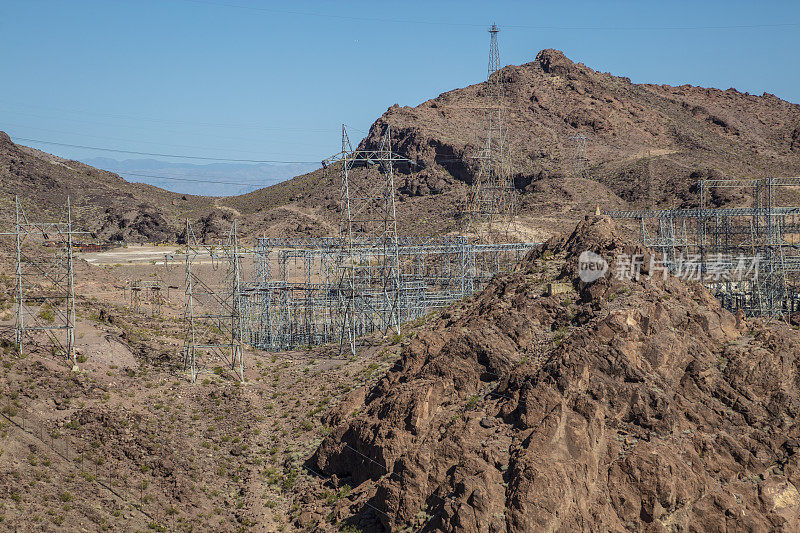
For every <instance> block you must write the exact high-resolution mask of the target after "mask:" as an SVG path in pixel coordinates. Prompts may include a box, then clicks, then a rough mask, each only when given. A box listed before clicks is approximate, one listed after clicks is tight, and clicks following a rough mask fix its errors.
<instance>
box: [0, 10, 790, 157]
mask: <svg viewBox="0 0 800 533" xmlns="http://www.w3.org/2000/svg"><path fill="white" fill-rule="evenodd" d="M492 22H496V23H497V24H498V25H499V26H500V27H501V30H502V31H501V33H500V46H501V62H502V63H503V64H520V63H525V62H528V61H532V60H533V59H534V57H535V56H536V53H537V52H538V51H539V50H541V49H543V48H558V49H561V50H563V51H564V52H565V53H566V54H567V56H568V57H570V58H572V59H573V60H575V61H580V62H583V63H585V64H587V65H588V66H590V67H592V68H595V69H597V70H601V71H609V72H612V73H614V74H617V75H623V76H628V77H630V78H631V79H632V80H633V81H634V82H654V83H669V84H682V83H691V84H693V85H704V86H713V87H719V88H722V89H726V88H728V87H735V88H737V89H739V90H742V91H749V92H751V93H755V94H761V93H762V92H765V91H766V92H771V93H774V94H776V95H777V96H779V97H781V98H784V99H786V100H789V101H791V102H795V103H800V69H798V63H799V62H800V60H798V57H797V42H798V35H800V2H760V3H756V2H752V1H751V2H740V1H725V2H723V1H719V2H713V1H704V2H698V1H694V2H664V1H660V2H646V1H638V2H597V1H594V2H581V1H577V0H573V1H570V2H488V1H484V2H469V1H464V0H462V1H444V2H432V1H427V2H414V1H406V2H376V1H374V0H373V1H371V2H344V1H340V2H335V1H318V2H299V1H295V2H266V1H261V2H257V1H251V0H207V1H206V0H160V1H148V0H102V1H88V0H86V1H84V0H72V1H65V0H14V1H12V0H0V129H2V130H5V131H7V132H8V133H9V134H10V135H11V136H12V138H14V139H19V138H27V139H38V140H45V141H52V142H59V143H65V144H73V145H83V146H94V147H105V148H114V149H120V150H129V151H141V152H153V153H163V154H183V155H189V156H202V157H212V158H232V159H255V160H281V161H283V160H285V161H318V160H319V159H321V158H323V157H325V156H328V155H330V154H332V153H334V152H336V151H337V149H338V145H339V143H340V137H339V136H340V127H341V124H342V123H346V124H347V125H348V126H350V127H352V128H353V133H352V135H351V137H354V138H356V139H360V138H361V137H362V136H363V134H364V132H365V130H367V129H368V127H369V125H370V124H371V123H372V121H373V120H374V119H375V118H377V117H378V116H379V115H380V114H381V113H383V112H384V111H385V110H386V108H387V107H389V106H391V105H392V104H394V103H398V104H400V105H411V106H414V105H417V104H419V103H420V102H423V101H425V100H427V99H429V98H433V97H435V96H437V95H438V94H439V93H441V92H444V91H447V90H450V89H452V88H456V87H462V86H465V85H469V84H471V83H476V82H479V81H481V80H482V79H483V78H484V77H485V75H486V63H487V48H488V35H487V33H486V27H487V26H488V25H489V24H490V23H492ZM356 139H354V140H356ZM19 142H20V143H22V144H27V145H30V146H35V147H37V148H41V149H43V150H45V151H48V152H51V153H56V154H58V155H63V156H67V157H71V158H76V159H87V158H92V157H99V156H103V157H112V158H116V159H126V158H131V157H138V156H136V155H130V154H124V153H112V152H98V151H94V150H88V149H81V148H69V147H64V146H53V145H46V144H40V143H37V142H32V141H21V140H20V141H19ZM160 159H164V160H171V161H175V160H174V159H168V158H160ZM194 162H202V161H194Z"/></svg>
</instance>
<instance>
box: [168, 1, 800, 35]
mask: <svg viewBox="0 0 800 533" xmlns="http://www.w3.org/2000/svg"><path fill="white" fill-rule="evenodd" d="M180 1H182V2H189V3H194V4H204V5H209V6H218V7H230V8H235V9H244V10H250V11H259V12H264V13H280V14H284V15H298V16H304V17H320V18H330V19H339V20H352V21H358V22H378V23H395V24H419V25H427V26H460V27H471V28H485V27H486V24H476V23H469V22H452V21H449V22H448V21H435V20H418V19H417V20H415V19H392V18H378V17H357V16H352V15H338V14H335V13H318V12H312V11H296V10H288V9H276V8H267V7H259V6H245V5H241V4H232V3H228V2H213V1H210V0H180ZM501 26H502V27H503V29H506V28H514V29H525V30H552V31H704V30H743V29H779V28H794V27H797V26H800V22H776V23H768V24H716V25H694V26H549V25H531V24H502V25H501Z"/></svg>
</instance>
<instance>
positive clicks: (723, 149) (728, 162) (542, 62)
mask: <svg viewBox="0 0 800 533" xmlns="http://www.w3.org/2000/svg"><path fill="white" fill-rule="evenodd" d="M499 75H500V76H502V78H503V82H504V84H505V104H506V106H507V109H508V111H507V115H506V116H507V128H508V131H507V139H508V141H509V143H510V146H511V148H512V153H513V165H514V181H515V185H516V187H517V188H518V189H519V190H520V192H522V193H523V195H522V214H523V216H522V223H523V225H526V226H528V227H530V228H531V229H532V230H538V231H533V232H532V233H531V234H540V235H551V234H553V232H554V231H558V230H559V229H561V230H566V229H568V228H569V227H571V224H574V221H575V220H577V219H579V218H580V217H581V216H583V215H584V214H586V213H587V211H593V210H594V207H595V204H598V203H599V204H600V205H601V206H602V207H608V208H614V207H620V206H626V205H629V204H633V205H635V206H640V207H644V206H661V207H682V206H692V205H695V203H696V193H695V190H694V187H695V184H696V182H697V180H698V179H699V178H703V177H712V176H718V177H766V176H796V175H800V105H797V104H792V103H789V102H786V101H783V100H781V99H779V98H777V97H775V96H773V95H770V94H764V95H761V96H755V95H751V94H747V93H741V92H739V91H736V90H735V89H727V90H719V89H711V88H703V87H693V86H691V85H683V86H680V87H671V86H667V85H650V84H635V83H631V81H630V80H629V79H628V78H624V77H618V76H613V75H611V74H608V73H602V72H597V71H595V70H592V69H591V68H589V67H587V66H585V65H583V64H580V63H574V62H572V61H571V60H569V59H568V58H567V57H565V56H564V54H563V53H561V52H560V51H557V50H543V51H542V52H540V53H539V54H538V56H537V57H536V60H535V61H533V62H530V63H526V64H524V65H519V66H515V65H511V66H507V67H505V68H503V69H502V70H501V71H500V73H499ZM484 91H485V83H479V84H475V85H471V86H469V87H465V88H462V89H455V90H453V91H449V92H446V93H443V94H441V95H439V96H438V97H436V98H434V99H432V100H428V101H426V102H424V103H422V104H420V105H418V106H416V107H405V106H404V107H400V106H397V105H394V106H392V107H390V108H389V109H388V110H387V111H386V113H384V114H383V116H381V117H380V118H379V119H378V120H377V121H376V122H375V123H374V124H373V125H372V127H371V129H370V132H369V135H368V136H367V137H366V139H364V141H363V142H362V143H361V147H362V148H376V147H377V146H378V144H379V143H380V139H381V136H382V135H383V133H384V131H385V129H386V127H387V125H391V128H392V131H393V135H392V137H393V144H394V149H395V150H396V151H398V152H400V153H401V154H403V155H406V156H408V157H410V158H412V159H414V160H416V161H418V162H419V167H417V168H416V169H414V171H413V172H410V173H408V174H405V175H401V176H399V178H398V180H397V181H398V182H397V186H398V190H399V198H400V203H399V204H398V217H399V218H400V220H401V226H402V227H404V228H406V231H408V232H410V233H415V234H417V233H420V232H431V231H442V230H446V229H448V228H451V227H453V226H457V221H456V220H455V219H454V215H455V209H454V205H455V202H457V201H458V200H459V199H460V198H462V196H463V188H464V186H465V184H469V183H470V182H471V181H472V179H473V177H474V176H475V173H476V165H475V162H474V160H473V159H472V155H473V154H474V153H475V151H476V149H477V146H478V144H480V139H481V131H482V128H483V124H484V120H483V111H482V110H481V109H479V108H480V107H481V106H484V105H485V99H484ZM476 134H477V137H476ZM577 134H584V135H586V136H587V137H588V138H589V140H588V142H587V145H586V157H587V158H588V168H589V177H590V179H582V178H576V177H574V175H573V160H574V154H575V144H574V141H572V140H570V137H573V136H575V135H577ZM320 177H321V173H315V174H309V175H307V176H303V177H301V178H297V179H296V181H295V180H291V181H289V182H287V183H285V184H282V185H280V186H276V187H273V188H268V189H263V190H261V191H258V192H255V193H252V194H251V195H247V196H246V197H239V198H232V199H230V200H229V202H230V205H233V206H234V207H237V209H240V210H244V211H249V209H253V208H256V209H258V207H257V205H256V204H258V203H259V202H253V200H255V199H259V201H260V202H264V203H266V204H268V205H272V204H274V202H275V199H276V198H280V199H281V202H283V203H284V204H285V205H294V206H301V205H302V204H303V202H304V201H310V202H311V203H314V204H315V206H317V207H320V206H325V205H334V204H335V203H336V200H337V199H338V189H337V188H336V185H337V184H336V183H335V182H320V181H319V178H320ZM295 196H296V197H297V198H296V199H295V200H289V198H291V197H295ZM312 200H313V201H312ZM725 200H726V199H724V198H722V199H719V202H720V203H722V202H724V201H725ZM745 200H746V199H745ZM267 210H268V211H270V212H272V213H275V212H276V211H274V209H273V208H271V207H268V208H267ZM534 215H535V216H534ZM576 217H577V218H576Z"/></svg>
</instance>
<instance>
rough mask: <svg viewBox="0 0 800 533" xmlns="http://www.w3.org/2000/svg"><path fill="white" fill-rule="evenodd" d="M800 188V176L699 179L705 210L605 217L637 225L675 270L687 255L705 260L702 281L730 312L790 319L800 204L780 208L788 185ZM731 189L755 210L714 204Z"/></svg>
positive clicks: (799, 277) (799, 283)
mask: <svg viewBox="0 0 800 533" xmlns="http://www.w3.org/2000/svg"><path fill="white" fill-rule="evenodd" d="M798 186H800V178H765V179H708V180H700V181H699V182H698V190H699V196H700V198H699V202H698V203H699V205H700V207H699V208H695V209H667V210H641V211H606V212H605V214H608V215H610V216H612V217H614V218H626V219H638V220H639V223H640V226H641V239H642V244H644V245H645V246H648V247H651V248H653V249H654V250H655V251H656V252H658V253H659V254H660V256H661V257H662V258H663V260H664V262H665V263H666V264H667V265H668V266H669V268H670V269H671V270H673V271H678V270H680V269H681V268H682V261H684V260H685V259H686V258H687V257H695V258H698V259H699V268H700V275H701V279H702V280H703V283H704V284H705V285H707V286H708V287H709V289H710V290H711V291H712V292H713V293H714V294H715V295H716V296H717V297H718V298H719V299H720V300H721V301H722V304H723V305H724V306H725V307H726V308H728V309H731V310H737V309H741V310H743V311H744V312H745V313H746V314H748V315H751V316H761V317H765V318H778V319H781V318H783V319H785V318H788V317H789V315H791V314H793V313H795V312H797V311H798V310H800V294H799V293H798V288H800V246H799V245H800V206H779V205H776V203H778V202H779V198H778V196H780V191H781V189H782V188H783V187H798ZM720 189H722V190H723V192H722V193H720V192H719V190H720ZM731 189H733V190H735V189H739V190H744V191H746V192H748V193H749V194H750V196H751V198H752V205H751V206H748V207H712V206H711V205H712V203H713V201H714V198H715V197H717V196H718V195H720V194H721V195H722V196H723V197H724V190H731ZM744 265H747V267H746V268H747V269H748V270H750V271H751V272H750V275H749V276H748V277H746V278H745V279H740V278H739V277H738V276H737V277H736V278H735V279H731V278H730V276H726V275H720V274H721V273H722V274H724V273H726V272H731V271H735V272H738V273H740V269H742V268H744Z"/></svg>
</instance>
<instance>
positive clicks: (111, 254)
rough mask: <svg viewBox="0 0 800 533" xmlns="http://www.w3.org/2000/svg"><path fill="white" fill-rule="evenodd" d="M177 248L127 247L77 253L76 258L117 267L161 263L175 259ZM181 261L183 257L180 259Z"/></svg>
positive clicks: (90, 262)
mask: <svg viewBox="0 0 800 533" xmlns="http://www.w3.org/2000/svg"><path fill="white" fill-rule="evenodd" d="M177 250H178V247H177V246H153V245H129V246H127V247H125V248H114V249H113V250H108V251H106V252H87V253H78V254H76V255H77V257H80V258H81V259H83V260H85V261H86V262H87V263H89V264H92V265H98V266H100V265H118V264H126V263H150V262H151V261H156V262H163V261H164V256H165V255H168V256H173V259H171V260H174V259H177V257H175V252H176V251H177ZM180 259H183V256H181V257H180Z"/></svg>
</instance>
